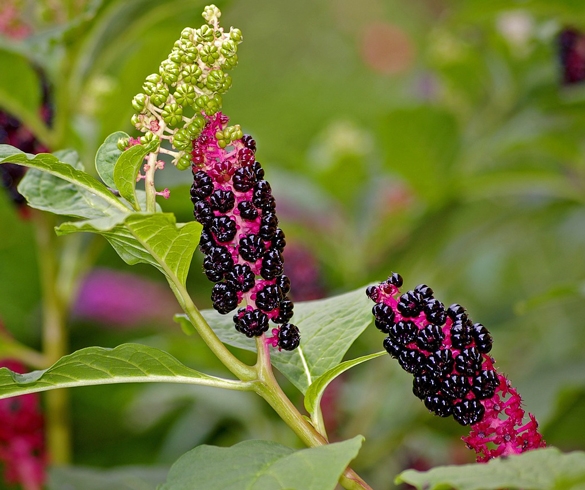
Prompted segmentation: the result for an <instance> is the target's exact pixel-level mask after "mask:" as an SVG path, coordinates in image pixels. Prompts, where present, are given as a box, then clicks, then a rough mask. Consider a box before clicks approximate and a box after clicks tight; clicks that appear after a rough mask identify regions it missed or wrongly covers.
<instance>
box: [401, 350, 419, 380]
mask: <svg viewBox="0 0 585 490" xmlns="http://www.w3.org/2000/svg"><path fill="white" fill-rule="evenodd" d="M425 361H426V359H425V356H424V355H423V354H422V353H420V352H419V351H417V350H414V349H404V350H403V351H402V352H401V353H400V355H399V356H398V363H399V364H400V366H402V369H404V370H405V371H406V372H408V373H411V374H418V373H419V372H421V371H422V370H423V369H424V367H425V365H426V362H425Z"/></svg>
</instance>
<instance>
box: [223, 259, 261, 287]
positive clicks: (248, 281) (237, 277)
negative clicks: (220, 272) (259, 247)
mask: <svg viewBox="0 0 585 490" xmlns="http://www.w3.org/2000/svg"><path fill="white" fill-rule="evenodd" d="M225 280H226V282H227V283H228V284H231V285H232V286H233V287H234V288H236V290H237V291H242V292H243V293H245V292H247V291H249V290H250V289H252V288H253V287H254V284H255V283H256V276H255V274H254V273H253V272H252V269H250V266H249V265H248V264H236V265H235V266H234V267H233V269H232V270H231V271H230V272H228V273H227V274H226V275H225Z"/></svg>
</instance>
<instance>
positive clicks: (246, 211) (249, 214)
mask: <svg viewBox="0 0 585 490" xmlns="http://www.w3.org/2000/svg"><path fill="white" fill-rule="evenodd" d="M238 211H239V212H240V216H241V217H242V218H244V219H247V220H248V221H253V220H255V219H256V218H257V217H258V210H257V209H256V206H254V205H253V204H252V203H251V202H250V201H241V202H239V203H238Z"/></svg>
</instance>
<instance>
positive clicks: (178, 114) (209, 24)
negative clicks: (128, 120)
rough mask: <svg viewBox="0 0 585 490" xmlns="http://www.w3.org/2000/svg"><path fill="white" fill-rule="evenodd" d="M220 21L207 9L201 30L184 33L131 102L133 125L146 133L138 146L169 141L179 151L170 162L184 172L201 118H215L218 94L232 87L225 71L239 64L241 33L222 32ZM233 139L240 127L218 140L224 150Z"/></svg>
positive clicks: (215, 11)
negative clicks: (204, 22) (153, 139)
mask: <svg viewBox="0 0 585 490" xmlns="http://www.w3.org/2000/svg"><path fill="white" fill-rule="evenodd" d="M220 17H221V12H220V10H219V9H218V8H217V7H216V6H215V5H208V6H207V7H205V9H204V11H203V18H204V19H205V21H206V24H204V25H203V26H201V27H200V28H199V29H192V28H190V27H187V28H185V29H183V31H182V32H181V37H180V38H179V39H178V40H177V41H176V42H175V44H174V46H173V49H172V51H171V53H170V54H169V56H168V57H167V59H166V60H164V61H163V62H162V63H161V64H160V67H159V70H158V73H153V74H151V75H149V76H148V77H146V80H145V81H144V84H143V86H142V89H143V92H142V93H139V94H138V95H136V96H135V97H134V99H133V100H132V107H133V108H134V109H135V110H136V111H137V112H136V113H135V114H134V115H133V117H132V124H133V125H134V126H135V127H136V128H137V129H138V130H139V131H142V132H143V133H145V135H144V136H143V137H142V138H141V141H142V139H144V138H147V141H146V140H145V141H146V142H150V141H152V137H156V138H158V139H159V141H160V138H162V139H167V140H169V141H170V142H171V143H172V145H173V146H174V148H175V149H176V150H178V154H177V155H176V157H175V158H174V160H173V163H174V164H175V165H176V166H177V168H181V169H182V168H188V165H187V163H186V162H187V159H188V153H189V152H190V151H192V149H193V144H192V141H193V140H194V139H196V138H197V137H198V136H199V135H200V134H201V130H202V129H203V127H204V126H205V118H204V117H203V116H202V113H204V114H206V115H208V116H211V115H213V114H215V113H217V112H218V111H219V110H220V109H221V105H222V98H221V95H222V94H224V93H226V92H227V91H228V90H229V88H230V87H231V84H232V79H231V77H230V75H228V74H227V73H226V71H227V70H230V69H231V68H233V67H234V66H235V65H236V64H237V62H238V55H237V52H238V44H239V43H241V42H242V33H241V31H240V30H239V29H235V28H233V27H232V28H230V31H229V32H227V33H226V32H224V30H223V28H222V27H220V26H219V18H220ZM228 129H229V130H230V131H228ZM155 133H156V134H155ZM224 133H225V134H224ZM234 134H239V135H240V136H239V137H240V138H241V130H240V129H239V128H238V129H237V130H232V129H231V128H227V129H226V130H225V131H224V132H223V133H222V136H221V138H220V139H221V141H222V142H226V145H227V144H229V142H231V141H233V140H235V139H238V137H236V136H234ZM150 135H151V136H150ZM222 144H223V143H222Z"/></svg>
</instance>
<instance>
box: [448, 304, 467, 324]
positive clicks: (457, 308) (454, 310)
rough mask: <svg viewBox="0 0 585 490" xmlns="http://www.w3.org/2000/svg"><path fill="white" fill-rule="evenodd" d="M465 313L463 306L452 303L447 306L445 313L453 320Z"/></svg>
mask: <svg viewBox="0 0 585 490" xmlns="http://www.w3.org/2000/svg"><path fill="white" fill-rule="evenodd" d="M463 314H465V308H463V306H461V305H459V304H457V303H453V304H452V305H451V306H449V308H447V315H448V316H449V318H451V320H453V321H455V320H456V319H457V317H459V316H461V315H463Z"/></svg>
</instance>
